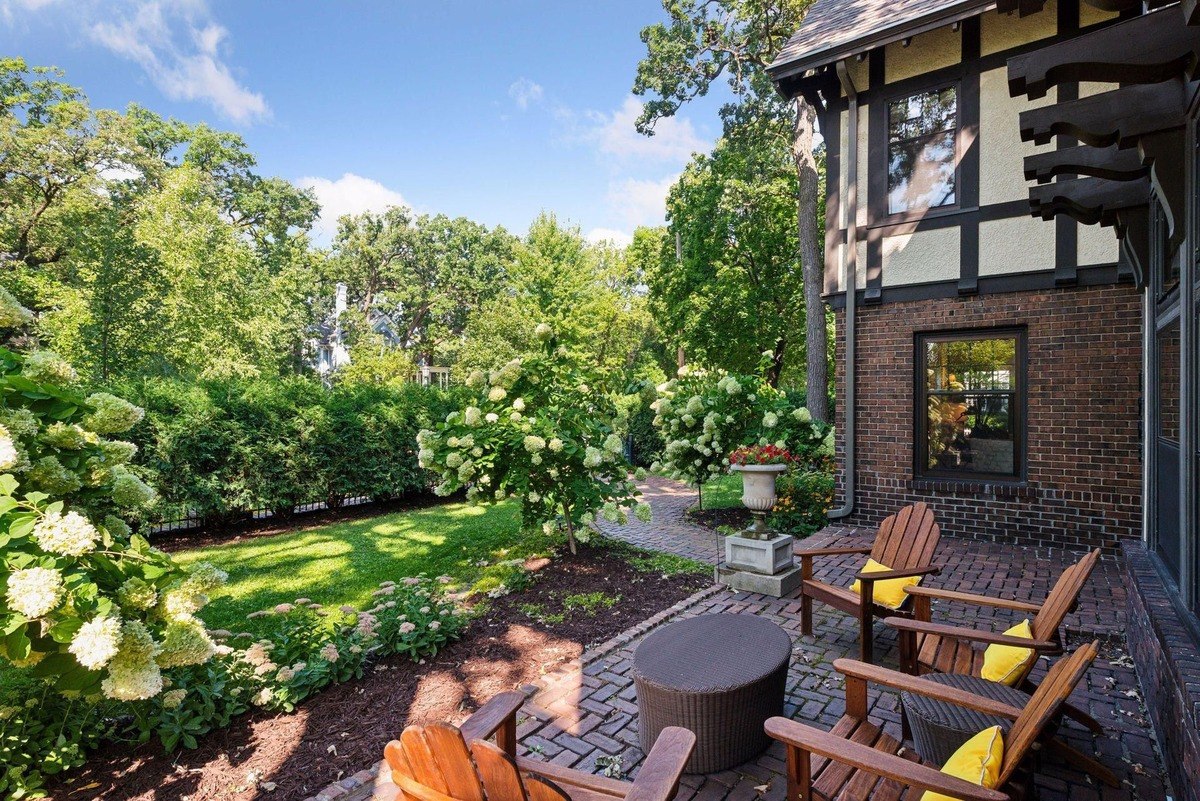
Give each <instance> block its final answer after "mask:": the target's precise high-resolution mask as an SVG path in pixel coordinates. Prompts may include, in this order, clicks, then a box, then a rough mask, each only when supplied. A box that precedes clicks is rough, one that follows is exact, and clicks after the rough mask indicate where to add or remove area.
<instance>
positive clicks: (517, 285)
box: [463, 213, 661, 379]
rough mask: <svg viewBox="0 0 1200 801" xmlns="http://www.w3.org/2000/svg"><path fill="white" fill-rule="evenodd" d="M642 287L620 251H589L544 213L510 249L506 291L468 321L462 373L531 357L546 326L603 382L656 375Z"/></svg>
mask: <svg viewBox="0 0 1200 801" xmlns="http://www.w3.org/2000/svg"><path fill="white" fill-rule="evenodd" d="M643 280H644V279H643V276H642V275H641V274H640V273H639V272H638V271H637V270H636V269H635V268H634V266H633V265H632V264H631V263H630V262H629V261H628V260H627V259H626V258H625V254H624V252H623V251H622V250H621V249H619V248H615V247H613V246H612V245H609V244H597V245H592V244H589V243H588V242H587V241H586V240H585V239H584V238H583V235H582V234H581V232H580V230H579V227H578V226H573V225H564V224H562V223H560V222H559V220H558V219H557V218H556V217H555V216H554V215H553V214H547V213H544V214H542V215H541V216H539V217H538V218H537V219H535V220H534V221H533V223H532V224H531V225H530V227H529V233H528V234H527V235H526V236H525V238H524V240H522V241H521V243H520V244H519V246H518V247H517V249H516V253H515V258H514V260H513V263H512V265H511V267H510V268H509V273H508V282H507V284H506V285H505V286H504V288H503V289H502V291H501V292H500V293H499V294H497V295H496V296H495V297H494V298H492V299H491V300H489V301H487V302H485V303H484V304H483V305H482V306H481V307H480V308H479V310H478V311H477V312H476V313H475V314H474V315H472V317H471V320H470V322H469V324H468V326H467V331H466V333H467V338H466V342H465V345H464V349H463V364H464V367H468V368H482V369H489V368H492V367H495V366H497V365H499V364H502V363H504V362H505V361H507V360H509V359H512V358H514V357H517V356H523V355H525V354H529V353H534V352H536V351H537V350H539V348H540V343H538V342H537V340H536V339H535V338H534V336H533V331H534V329H535V328H536V327H537V325H538V324H540V323H546V324H548V325H551V326H552V327H553V328H554V330H555V332H556V335H557V338H558V342H559V343H560V344H561V345H562V347H565V348H566V349H567V350H568V351H570V352H571V353H572V354H573V355H574V356H576V357H577V358H578V359H579V360H580V361H582V362H583V363H585V364H588V365H589V366H590V367H592V368H594V369H597V370H599V371H601V372H602V373H603V374H605V375H606V376H608V377H610V378H611V377H613V376H617V377H620V378H629V379H633V378H637V377H648V376H652V375H661V368H660V367H659V362H660V361H661V352H660V349H659V348H657V347H656V343H655V337H654V332H655V328H654V323H653V320H652V319H651V317H650V314H649V311H648V309H647V304H646V298H645V294H644V292H643V291H642V289H641V287H642V282H643Z"/></svg>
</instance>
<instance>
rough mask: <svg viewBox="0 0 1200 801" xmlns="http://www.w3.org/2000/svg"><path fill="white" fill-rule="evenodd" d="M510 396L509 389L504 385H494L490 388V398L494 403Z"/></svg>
mask: <svg viewBox="0 0 1200 801" xmlns="http://www.w3.org/2000/svg"><path fill="white" fill-rule="evenodd" d="M507 396H508V390H506V389H505V388H504V387H492V388H491V389H490V390H488V400H490V401H492V402H493V403H499V402H500V401H502V400H504V399H505V398H506V397H507Z"/></svg>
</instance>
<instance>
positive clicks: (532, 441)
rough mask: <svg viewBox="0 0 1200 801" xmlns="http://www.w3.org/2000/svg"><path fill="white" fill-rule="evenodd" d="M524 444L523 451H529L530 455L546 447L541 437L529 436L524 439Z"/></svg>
mask: <svg viewBox="0 0 1200 801" xmlns="http://www.w3.org/2000/svg"><path fill="white" fill-rule="evenodd" d="M524 442H525V450H527V451H529V452H530V453H537V452H538V451H540V450H542V449H544V448H545V447H546V440H544V439H542V438H541V437H538V436H535V435H533V434H530V435H529V436H527V437H525V441H524Z"/></svg>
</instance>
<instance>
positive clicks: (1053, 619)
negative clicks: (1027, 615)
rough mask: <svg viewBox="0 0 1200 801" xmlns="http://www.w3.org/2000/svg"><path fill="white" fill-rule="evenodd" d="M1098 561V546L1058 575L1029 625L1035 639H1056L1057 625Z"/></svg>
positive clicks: (1071, 606)
mask: <svg viewBox="0 0 1200 801" xmlns="http://www.w3.org/2000/svg"><path fill="white" fill-rule="evenodd" d="M1098 561H1100V549H1099V548H1097V549H1096V550H1094V551H1092V552H1091V553H1089V554H1087V555H1086V556H1084V557H1083V558H1082V559H1080V560H1079V561H1078V562H1076V563H1075V564H1073V565H1071V566H1070V567H1068V568H1067V569H1066V570H1064V571H1063V574H1062V575H1061V576H1059V577H1058V581H1056V582H1054V587H1053V588H1052V589H1051V590H1050V594H1049V595H1047V596H1046V601H1045V603H1043V604H1042V608H1041V610H1040V611H1039V612H1038V613H1037V615H1036V616H1035V617H1034V618H1033V624H1032V626H1031V627H1030V628H1031V629H1032V631H1033V638H1034V639H1035V640H1048V641H1057V638H1058V627H1059V626H1061V625H1062V622H1063V619H1064V618H1066V616H1067V615H1068V614H1070V612H1071V610H1072V609H1074V608H1075V602H1076V601H1078V600H1079V593H1080V591H1081V590H1082V589H1083V585H1084V584H1085V583H1086V582H1087V580H1088V576H1090V575H1091V574H1092V570H1094V569H1095V567H1096V562H1098Z"/></svg>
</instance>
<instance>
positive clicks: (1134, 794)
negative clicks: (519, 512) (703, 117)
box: [317, 479, 1170, 801]
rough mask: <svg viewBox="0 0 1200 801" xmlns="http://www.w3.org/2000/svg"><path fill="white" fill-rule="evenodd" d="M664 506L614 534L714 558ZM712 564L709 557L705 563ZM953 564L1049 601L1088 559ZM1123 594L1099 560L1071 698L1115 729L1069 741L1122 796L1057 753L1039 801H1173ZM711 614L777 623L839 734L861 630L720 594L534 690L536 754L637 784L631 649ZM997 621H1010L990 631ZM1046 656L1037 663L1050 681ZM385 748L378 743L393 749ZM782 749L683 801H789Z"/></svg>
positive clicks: (848, 568)
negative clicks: (1117, 780)
mask: <svg viewBox="0 0 1200 801" xmlns="http://www.w3.org/2000/svg"><path fill="white" fill-rule="evenodd" d="M644 491H645V492H646V495H647V496H648V498H649V500H650V503H651V504H652V505H653V506H654V510H655V521H654V523H653V524H652V525H650V526H638V527H634V526H632V525H631V526H629V527H628V528H627V529H626V531H625V532H624V536H622V532H620V531H618V530H613V531H612V532H606V533H611V534H612V535H614V536H621V538H622V539H628V540H629V541H632V542H636V543H637V544H639V545H642V546H644V547H653V548H660V549H662V550H664V551H669V552H672V553H678V554H681V555H685V556H690V557H692V558H697V559H705V561H711V559H712V554H713V552H714V551H715V547H716V546H715V542H714V541H713V540H712V535H711V534H710V533H708V532H707V531H705V530H704V529H702V528H700V527H698V526H694V525H693V524H691V523H689V522H688V521H687V520H686V519H685V518H684V516H683V512H684V511H685V510H686V508H687V507H688V505H690V502H691V500H692V499H693V498H694V496H693V495H691V494H690V493H689V492H688V491H687V490H686V489H681V488H679V487H678V485H674V486H672V484H671V483H670V482H666V481H663V480H658V479H652V480H651V482H650V483H649V484H648V486H647V487H645V488H644ZM866 536H868V535H867V533H866V532H860V531H856V530H854V529H847V528H838V527H830V528H827V529H825V530H823V531H821V532H819V533H818V534H815V535H814V536H813V537H812V538H810V540H808V542H809V543H810V544H811V545H812V546H813V547H818V546H822V545H829V544H858V543H861V542H863V541H864V540H865V538H866ZM706 554H707V556H706ZM938 558H939V561H940V562H941V563H942V564H943V565H944V566H945V569H944V572H943V575H942V576H940V577H938V578H936V579H933V580H932V581H931V582H930V583H931V585H933V586H945V587H952V588H956V589H960V590H963V591H970V592H984V593H993V594H995V593H1008V594H1010V595H1011V596H1012V597H1016V598H1019V599H1023V600H1034V601H1040V600H1041V599H1042V598H1044V597H1045V594H1046V592H1047V590H1048V588H1049V586H1050V584H1051V583H1052V581H1053V580H1054V578H1055V577H1057V575H1058V574H1059V573H1060V572H1061V571H1062V569H1063V567H1064V566H1065V565H1066V564H1069V563H1070V562H1071V561H1073V560H1074V559H1076V558H1078V554H1074V553H1070V552H1066V551H1061V550H1053V549H1032V548H1015V547H1004V546H1000V545H995V544H990V543H977V542H973V541H968V540H956V539H953V538H950V537H943V539H942V546H941V548H940V549H939V551H938ZM856 568H857V560H856V559H855V558H854V557H846V558H841V559H832V560H827V561H825V562H824V564H822V566H821V568H820V569H819V570H818V573H817V577H818V578H823V579H824V580H827V581H831V582H834V583H840V584H848V583H849V582H850V577H851V576H852V575H853V573H854V572H855V570H856ZM1124 610H1125V588H1124V587H1123V585H1122V584H1121V582H1120V580H1119V575H1118V569H1117V565H1116V564H1115V563H1114V562H1112V561H1111V559H1106V560H1104V561H1102V562H1101V564H1100V566H1099V567H1098V568H1097V570H1096V572H1095V573H1094V574H1093V576H1092V578H1091V580H1090V581H1089V582H1088V586H1087V589H1086V590H1085V592H1084V594H1083V596H1082V597H1081V599H1080V605H1079V609H1078V610H1077V611H1076V613H1075V614H1072V615H1071V616H1069V617H1068V618H1067V621H1066V624H1065V626H1064V636H1065V638H1066V642H1068V644H1076V643H1078V642H1080V641H1082V640H1085V639H1088V640H1090V639H1092V638H1100V639H1101V640H1103V642H1104V645H1103V648H1102V650H1101V657H1100V658H1099V659H1098V660H1097V661H1096V663H1095V665H1094V666H1093V667H1092V669H1091V670H1090V671H1089V673H1088V675H1087V677H1086V679H1085V682H1084V685H1083V686H1081V687H1080V688H1078V689H1077V690H1076V693H1075V695H1074V696H1073V697H1072V701H1073V702H1074V703H1076V704H1077V705H1079V706H1081V707H1083V708H1086V709H1088V710H1089V711H1090V712H1091V713H1092V714H1093V715H1094V716H1095V717H1096V718H1097V719H1098V720H1100V721H1101V723H1103V724H1104V725H1105V727H1106V729H1107V732H1106V735H1105V736H1103V737H1099V738H1093V737H1092V736H1091V735H1090V734H1089V733H1088V732H1086V731H1085V730H1084V729H1083V728H1081V727H1079V726H1078V725H1076V724H1074V723H1071V722H1067V723H1065V724H1064V725H1063V728H1062V729H1061V730H1060V733H1059V736H1061V737H1063V738H1065V739H1066V740H1067V741H1068V742H1070V743H1071V744H1072V745H1074V746H1075V747H1076V748H1079V749H1080V750H1082V751H1084V752H1085V753H1092V754H1094V755H1096V757H1097V758H1098V759H1099V760H1100V761H1101V762H1103V763H1104V764H1105V765H1107V766H1109V767H1110V768H1112V769H1113V770H1114V771H1115V772H1116V773H1117V775H1118V776H1120V777H1122V780H1123V784H1122V786H1121V787H1120V788H1116V789H1114V788H1108V787H1105V786H1102V785H1099V784H1098V783H1096V782H1094V781H1093V780H1092V779H1091V778H1090V777H1089V776H1086V775H1083V774H1082V773H1080V772H1079V771H1076V770H1074V769H1072V768H1069V767H1067V766H1066V765H1064V764H1062V763H1060V762H1057V761H1055V760H1053V759H1051V758H1049V757H1046V758H1044V759H1043V760H1042V762H1041V764H1040V766H1039V769H1038V773H1037V780H1036V790H1037V797H1038V798H1040V799H1042V801H1126V800H1128V801H1133V799H1146V800H1149V799H1164V798H1166V797H1167V795H1168V794H1169V793H1170V788H1169V787H1168V786H1167V783H1166V780H1165V778H1164V777H1163V771H1162V769H1161V764H1160V757H1159V755H1158V750H1157V747H1156V745H1155V742H1154V739H1153V736H1152V734H1151V732H1150V731H1149V724H1148V723H1147V720H1146V717H1145V713H1144V709H1143V707H1142V700H1141V692H1140V689H1139V685H1138V679H1137V676H1136V674H1135V672H1134V670H1133V666H1132V662H1131V661H1130V660H1129V658H1128V656H1127V654H1126V653H1125V643H1124V638H1123V635H1122V626H1123V616H1124ZM712 612H740V613H749V614H755V615H760V616H763V617H766V618H767V619H769V620H771V621H773V622H775V623H777V624H778V625H780V626H782V627H783V628H784V630H786V631H787V632H788V633H789V634H790V635H791V636H792V639H793V642H794V650H793V658H792V664H791V669H790V673H789V678H788V684H787V696H786V714H787V715H789V716H792V717H794V718H796V719H797V720H802V721H807V722H811V723H813V724H814V725H817V726H820V727H823V728H829V727H831V726H832V725H833V724H834V723H835V722H836V721H837V719H838V718H839V717H840V716H841V714H842V712H843V710H844V696H843V685H842V681H841V678H840V676H839V675H838V674H836V672H834V671H833V669H832V666H831V663H832V662H833V660H834V659H837V658H839V657H843V656H854V655H856V654H857V628H856V625H857V624H856V622H855V621H854V620H853V619H851V618H850V617H849V616H847V615H842V614H840V613H838V612H836V611H834V610H831V609H829V608H827V607H823V606H821V605H818V606H817V613H816V616H815V636H813V637H804V636H802V635H801V634H800V620H799V615H800V604H799V602H798V601H797V600H795V599H787V598H785V599H776V598H770V597H767V596H762V595H755V594H749V593H733V592H730V591H728V590H726V589H724V588H722V587H712V588H710V589H707V590H704V591H702V592H700V593H698V594H697V595H695V596H693V597H692V598H690V599H688V600H686V601H684V602H683V603H681V604H678V605H677V606H676V607H674V608H672V609H668V610H666V611H664V612H662V613H659V614H658V615H655V616H654V617H652V618H650V619H649V620H647V621H645V622H644V623H642V624H641V625H639V626H638V627H636V628H635V629H633V630H631V631H628V632H625V633H624V634H623V635H621V636H619V637H617V638H614V639H613V640H611V641H609V642H607V643H604V644H603V645H601V646H599V647H598V648H596V649H593V650H592V651H590V652H589V653H587V654H585V655H584V656H583V657H582V659H581V660H580V662H579V663H578V664H575V665H573V666H567V667H564V668H562V669H561V670H560V672H558V673H555V674H551V675H549V676H547V677H546V680H545V681H544V683H543V684H542V685H540V686H536V687H535V686H530V687H527V688H524V689H526V691H527V692H528V693H529V694H530V700H529V702H528V703H527V704H526V705H525V707H524V709H523V711H522V718H521V723H520V729H519V734H520V740H521V744H522V747H523V748H524V749H525V750H526V751H531V752H534V753H536V754H537V755H538V757H539V758H542V759H546V760H549V761H552V762H555V763H557V764H560V765H566V766H570V767H574V768H578V769H580V770H585V771H590V772H599V771H600V770H601V767H600V766H601V765H603V764H605V763H609V762H611V760H612V759H613V758H616V759H619V765H620V769H621V770H622V772H623V773H624V775H625V776H626V777H630V776H634V775H636V773H637V769H638V767H639V765H640V763H641V761H642V758H643V754H642V752H641V750H640V748H639V747H638V739H637V698H636V694H635V691H634V686H633V677H632V660H633V651H634V649H635V648H636V647H637V644H638V642H640V640H641V638H642V637H643V636H644V635H645V634H646V633H647V632H648V631H650V630H651V629H653V628H656V627H657V626H659V625H662V624H663V623H665V622H669V621H672V620H677V619H681V618H685V617H690V616H693V615H700V614H707V613H712ZM935 614H940V615H941V616H942V617H943V618H945V619H946V620H948V621H950V622H959V623H968V624H972V625H981V624H984V625H986V624H988V623H991V624H993V625H994V626H996V627H997V628H998V627H1000V626H1002V625H1003V626H1004V627H1007V626H1008V625H1011V622H1016V621H1011V622H1010V619H1009V618H1006V617H1003V615H1004V614H1005V613H1004V612H1003V611H999V610H996V611H989V610H984V611H979V610H974V609H971V610H952V609H943V608H942V607H938V608H937V612H935ZM992 614H998V615H1000V616H1001V617H1002V619H998V620H994V621H990V620H989V618H990V617H991V615H992ZM876 631H877V639H876V654H877V655H878V657H877V660H878V661H879V662H880V663H881V664H883V665H888V666H893V667H894V666H895V665H896V646H895V637H894V636H893V635H892V634H891V632H890V631H886V630H885V628H884V627H883V626H882V625H879V627H878V628H877V629H876ZM1045 667H1046V660H1043V664H1042V665H1040V666H1039V668H1038V670H1039V671H1044V670H1045ZM871 702H872V710H871V716H872V718H873V719H876V720H881V721H886V722H887V723H888V726H889V728H890V729H891V730H892V733H893V734H894V735H895V736H897V737H898V736H899V714H898V705H899V699H898V697H897V696H896V694H895V693H893V692H891V691H886V690H885V691H880V690H878V689H874V688H873V689H872V694H871ZM382 746H383V743H380V748H381V749H382ZM783 771H784V762H783V750H782V748H781V747H780V746H779V745H778V744H776V745H774V746H772V748H771V749H769V750H768V751H767V752H766V753H764V754H763V755H761V756H760V757H758V758H757V759H755V760H753V761H752V762H748V763H746V764H744V765H740V766H738V767H736V768H734V769H732V770H726V771H723V772H721V773H716V774H711V775H705V776H698V775H697V776H686V777H684V780H683V783H682V788H681V790H680V793H679V796H678V801H725V800H726V799H729V801H752V800H753V799H756V798H762V799H766V800H767V801H782V799H783V798H784V779H783ZM394 796H395V788H394V786H392V785H391V783H390V781H388V780H387V778H386V772H385V775H384V776H383V777H379V778H377V777H376V769H375V768H371V769H369V770H365V771H363V772H361V773H359V774H356V775H355V776H353V777H351V778H349V779H346V780H343V782H341V783H340V784H339V785H335V786H333V787H330V788H327V789H326V790H325V791H322V793H321V794H319V795H318V796H317V797H318V798H319V799H322V801H324V799H332V798H343V799H345V801H360V800H362V799H369V798H376V799H381V800H382V799H388V801H390V800H391V799H392V798H394Z"/></svg>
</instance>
